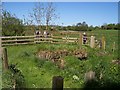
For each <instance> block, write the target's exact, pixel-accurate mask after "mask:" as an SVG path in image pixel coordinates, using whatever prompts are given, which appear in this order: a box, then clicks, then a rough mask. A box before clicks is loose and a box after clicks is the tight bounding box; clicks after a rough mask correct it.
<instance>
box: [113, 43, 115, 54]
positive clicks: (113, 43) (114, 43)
mask: <svg viewBox="0 0 120 90" xmlns="http://www.w3.org/2000/svg"><path fill="white" fill-rule="evenodd" d="M112 51H113V52H114V51H115V42H114V43H113V46H112Z"/></svg>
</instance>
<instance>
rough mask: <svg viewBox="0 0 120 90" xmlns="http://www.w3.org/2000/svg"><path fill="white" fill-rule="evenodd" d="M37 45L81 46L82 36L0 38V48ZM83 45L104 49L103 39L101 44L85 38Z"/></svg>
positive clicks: (93, 37) (90, 38)
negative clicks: (72, 44) (66, 44)
mask: <svg viewBox="0 0 120 90" xmlns="http://www.w3.org/2000/svg"><path fill="white" fill-rule="evenodd" d="M38 43H53V44H62V43H63V44H65V43H74V44H79V45H80V46H82V45H83V37H82V34H81V33H80V34H79V37H78V38H75V37H69V36H64V37H63V36H53V35H48V36H47V37H46V36H44V35H33V36H2V37H0V47H2V46H9V45H23V44H38ZM85 45H88V46H90V47H91V48H96V47H100V48H103V49H105V38H104V37H102V38H101V42H100V41H97V42H96V38H95V36H89V37H87V42H86V43H85Z"/></svg>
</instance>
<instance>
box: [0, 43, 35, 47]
mask: <svg viewBox="0 0 120 90" xmlns="http://www.w3.org/2000/svg"><path fill="white" fill-rule="evenodd" d="M27 44H34V42H29V43H12V44H2V46H9V45H10V46H14V45H27Z"/></svg>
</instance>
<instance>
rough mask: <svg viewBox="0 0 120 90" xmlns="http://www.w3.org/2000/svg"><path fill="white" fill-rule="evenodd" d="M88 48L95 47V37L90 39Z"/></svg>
mask: <svg viewBox="0 0 120 90" xmlns="http://www.w3.org/2000/svg"><path fill="white" fill-rule="evenodd" d="M90 47H91V48H94V47H95V36H91V37H90Z"/></svg>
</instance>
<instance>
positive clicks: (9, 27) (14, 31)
mask: <svg viewBox="0 0 120 90" xmlns="http://www.w3.org/2000/svg"><path fill="white" fill-rule="evenodd" d="M2 35H4V36H13V35H24V25H23V23H22V20H20V19H18V18H16V17H15V15H11V14H10V13H9V12H8V11H5V10H3V11H2Z"/></svg>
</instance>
